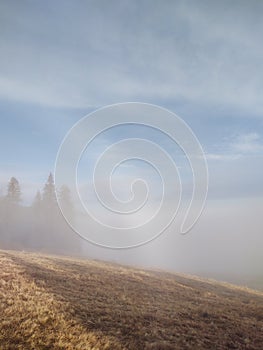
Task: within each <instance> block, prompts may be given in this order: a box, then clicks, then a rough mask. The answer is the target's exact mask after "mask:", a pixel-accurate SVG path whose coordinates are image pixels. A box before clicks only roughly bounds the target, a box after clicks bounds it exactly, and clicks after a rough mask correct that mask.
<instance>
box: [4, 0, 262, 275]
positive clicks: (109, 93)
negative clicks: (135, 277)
mask: <svg viewBox="0 0 263 350" xmlns="http://www.w3.org/2000/svg"><path fill="white" fill-rule="evenodd" d="M262 13H263V2H261V1H258V0H251V1H242V0H239V1H231V2H229V1H205V0H201V1H161V0H159V1H157V0H154V1H147V0H144V1H136V0H134V1H130V0H128V1H127V0H123V1H115V0H112V1H106V0H104V1H102V0H101V1H97V0H96V1H91V0H89V1H78V2H75V1H66V0H64V1H59V0H57V1H44V2H43V1H29V0H25V1H23V2H21V1H16V0H13V1H5V2H4V1H2V2H1V3H0V51H1V55H0V125H1V127H0V142H1V147H0V194H2V195H4V194H5V191H6V185H7V182H8V180H9V178H10V177H11V176H16V177H17V178H18V179H19V180H20V182H21V185H22V191H23V196H24V201H25V203H27V204H29V203H30V202H31V201H32V198H33V196H34V194H35V192H36V190H38V189H41V188H42V187H43V183H44V182H45V180H46V178H47V175H48V173H49V172H50V171H53V169H54V163H55V159H56V154H57V151H58V148H59V146H60V144H61V142H62V140H63V138H64V136H65V134H66V133H67V131H68V130H69V129H70V128H71V127H72V126H73V125H74V123H76V122H77V121H78V120H80V119H81V118H82V117H83V116H85V115H87V114H88V113H90V112H91V111H94V110H96V109H97V108H100V107H103V106H106V105H108V104H114V103H119V102H129V101H139V102H146V103H153V104H156V105H160V106H162V107H165V108H168V109H169V110H171V111H172V112H174V113H176V114H177V115H179V116H180V117H181V118H183V119H184V120H185V121H186V122H187V123H188V125H189V126H190V127H191V128H192V130H193V131H194V133H195V134H196V136H197V137H198V138H199V141H200V142H201V144H202V146H203V148H204V151H205V153H206V156H207V161H208V167H209V174H210V185H209V194H208V201H207V207H206V210H205V213H204V214H203V216H202V218H201V220H200V222H199V224H198V225H197V226H196V228H195V229H194V230H193V231H194V232H196V233H198V234H196V235H191V237H196V238H193V239H192V240H191V238H185V239H184V240H182V238H176V239H175V237H174V236H173V233H172V229H171V230H170V232H168V233H167V234H166V235H164V236H163V237H162V238H161V239H160V240H158V241H156V242H153V243H152V244H150V245H148V246H147V247H146V248H145V249H146V250H143V248H142V250H140V248H139V250H137V253H136V254H135V253H133V252H129V253H127V252H125V259H126V261H132V260H135V261H136V262H138V264H140V261H143V259H145V257H147V259H149V264H152V263H153V261H155V259H156V252H157V251H158V259H157V263H158V264H159V265H160V266H164V267H167V266H168V267H171V266H172V267H174V266H176V268H177V270H178V269H180V268H182V270H187V269H188V267H189V266H190V267H191V268H190V267H189V269H190V270H191V269H192V270H191V271H194V269H193V266H199V270H202V269H203V270H204V269H205V268H206V267H207V265H209V266H208V267H211V266H212V265H213V264H215V266H217V269H218V270H220V268H221V267H220V266H223V267H222V268H225V267H229V266H231V268H232V270H233V271H237V270H238V268H239V266H245V267H246V271H251V269H252V270H253V269H255V266H256V268H257V269H259V266H262V254H261V252H262V249H261V248H262V225H263V223H262V219H261V217H262V215H260V212H261V208H262V199H263V186H262V179H263V99H262V97H263V46H262V33H263V21H262ZM98 122H99V121H98ZM138 135H139V136H141V135H143V136H144V137H146V138H147V137H148V138H149V139H151V140H154V141H155V142H157V143H159V144H160V145H162V146H163V147H164V148H165V149H166V150H167V151H168V152H169V153H170V155H171V156H172V157H174V158H175V159H176V161H177V162H178V164H179V166H180V170H182V174H183V181H186V182H187V181H188V175H189V172H187V171H189V169H188V170H187V169H185V167H184V164H183V163H182V164H181V163H180V162H181V160H182V158H180V157H179V158H178V157H177V155H178V153H177V152H178V150H176V149H175V148H174V145H172V144H171V143H169V141H168V142H167V141H166V140H165V139H164V137H163V135H161V134H156V133H154V132H152V131H151V130H142V129H140V128H139V127H137V128H136V127H134V128H130V129H129V130H127V129H125V128H123V129H120V128H119V129H118V128H116V130H113V131H112V133H105V134H104V135H101V136H100V138H99V139H98V140H97V141H96V142H94V144H93V145H91V146H90V148H89V149H87V150H86V152H85V154H84V156H83V158H82V161H81V163H80V172H81V173H82V174H83V177H85V176H87V177H88V179H89V180H90V179H91V177H90V175H91V174H90V173H89V172H90V169H91V167H90V166H93V165H94V164H95V160H96V155H98V154H99V153H100V152H101V150H102V149H103V147H104V148H105V147H107V146H108V145H109V144H111V143H112V142H116V141H117V140H119V139H120V138H121V137H123V136H125V137H128V136H130V137H137V136H138ZM127 169H128V170H127ZM120 170H122V171H123V172H121V171H119V173H120V174H119V178H121V177H123V176H126V178H129V175H130V171H131V169H130V170H129V167H123V169H120ZM138 170H140V171H141V172H142V173H144V172H145V169H144V167H141V163H138V162H137V163H135V164H134V168H133V169H132V174H134V173H135V174H137V172H138ZM145 174H146V175H147V174H148V173H147V171H146V172H145ZM151 180H152V181H154V176H153V177H152V179H151ZM124 182H125V181H124ZM118 184H119V185H120V186H119V190H120V196H122V195H123V193H122V192H121V190H122V189H123V187H121V184H122V182H121V181H120V182H119V183H118ZM125 193H126V194H127V192H124V194H125ZM248 233H249V234H248ZM188 239H189V240H188ZM237 243H238V244H237ZM233 247H237V248H236V249H238V250H239V253H237V254H236V255H234V257H233V249H234V248H233ZM260 247H261V248H260ZM94 249H95V248H94ZM96 249H97V248H96ZM96 249H95V250H94V254H95V255H96V254H100V253H101V250H99V251H97V250H96ZM91 251H92V250H91V248H90V247H89V252H91ZM186 252H188V253H189V255H190V256H188V255H187V259H186V258H185V257H186ZM104 253H105V252H104ZM105 254H106V253H105ZM107 254H108V255H107ZM107 254H106V255H107V257H109V258H114V259H115V258H116V255H114V254H116V253H109V252H108V253H107ZM111 254H112V255H111ZM133 254H134V255H133ZM140 254H141V255H140ZM106 255H105V256H106ZM222 256H224V262H222ZM122 258H123V259H124V256H123V257H122ZM186 260H187V261H186ZM253 261H254V262H255V263H254V265H253ZM144 262H145V261H144ZM207 262H208V264H207ZM260 264H261V265H260Z"/></svg>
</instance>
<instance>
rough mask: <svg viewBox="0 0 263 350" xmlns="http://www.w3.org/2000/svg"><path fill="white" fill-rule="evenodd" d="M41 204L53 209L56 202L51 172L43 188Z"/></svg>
mask: <svg viewBox="0 0 263 350" xmlns="http://www.w3.org/2000/svg"><path fill="white" fill-rule="evenodd" d="M42 199H43V204H44V206H45V207H46V208H50V209H53V208H54V206H55V205H56V204H57V200H56V192H55V184H54V178H53V175H52V173H50V174H49V176H48V180H47V182H46V184H45V186H44V189H43V197H42Z"/></svg>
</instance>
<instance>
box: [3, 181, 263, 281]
mask: <svg viewBox="0 0 263 350" xmlns="http://www.w3.org/2000/svg"><path fill="white" fill-rule="evenodd" d="M18 186H20V185H19V183H18V184H17V183H16V182H15V181H14V179H12V180H10V182H9V184H8V186H7V194H6V195H5V196H2V197H1V202H0V203H1V212H0V213H1V221H0V229H1V230H0V247H1V249H18V250H28V251H36V252H43V253H52V254H66V255H70V256H81V257H85V258H92V259H93V258H94V259H101V260H107V261H111V262H115V263H120V264H129V265H133V266H137V267H147V268H157V269H162V270H168V271H172V272H180V273H189V274H195V275H200V276H204V277H210V278H215V279H219V280H225V281H230V282H234V283H239V284H242V285H247V286H250V287H254V288H262V287H263V286H262V280H263V275H262V266H263V255H262V246H263V236H262V227H263V217H262V215H261V212H262V204H263V203H262V199H261V198H257V197H251V198H247V197H245V198H242V197H241V198H235V199H227V200H226V199H224V200H222V199H208V201H207V203H206V207H205V210H204V212H203V214H202V215H201V217H200V218H199V220H198V221H197V223H196V225H195V226H194V227H193V229H192V230H191V231H190V232H189V233H188V234H186V235H182V234H180V225H181V220H182V218H183V215H184V211H185V207H184V205H183V206H182V207H181V209H180V210H179V212H178V215H177V216H176V218H175V220H174V221H173V223H172V224H171V225H170V226H169V227H168V228H167V229H166V230H165V231H164V232H163V233H162V234H161V235H160V236H158V237H157V238H155V239H153V240H152V241H151V242H148V243H147V244H142V245H141V246H139V247H136V248H129V249H109V248H104V247H102V246H99V245H96V244H92V243H90V242H89V241H88V240H91V238H92V237H93V239H94V237H95V238H96V235H98V236H99V235H100V234H101V235H102V236H103V235H105V232H104V231H103V230H101V232H100V231H99V228H98V227H99V226H96V224H94V222H92V220H90V224H89V225H87V226H86V232H87V236H86V237H84V238H86V239H83V237H82V238H81V237H80V236H79V235H77V234H76V232H74V231H73V230H72V229H71V228H70V227H69V225H68V224H67V222H66V220H65V218H64V217H63V216H62V214H61V212H60V210H59V208H58V206H57V204H56V200H55V197H53V196H54V192H52V191H53V189H55V187H54V183H53V178H52V175H50V176H49V178H48V180H47V183H46V184H45V185H44V186H43V190H42V191H40V192H39V193H38V194H37V195H36V198H35V199H34V201H33V203H32V205H30V206H28V205H27V206H25V205H23V202H22V199H21V198H20V197H21V196H22V194H21V193H20V188H19V187H18ZM57 195H58V196H59V195H60V197H62V198H63V196H64V202H65V203H66V204H65V205H67V206H68V215H67V218H69V216H70V215H71V219H72V220H79V217H81V215H80V214H78V213H77V212H76V210H75V211H74V210H73V207H74V201H73V200H72V198H71V197H70V192H69V190H67V189H66V188H64V189H61V190H58V189H57ZM52 201H53V202H52ZM170 205H171V206H172V205H173V202H172V201H171V202H170ZM96 210H98V208H97V209H96ZM83 215H84V214H83V213H82V216H83ZM78 216H79V217H78ZM115 223H116V222H115ZM141 232H142V231H141ZM91 233H92V234H91ZM122 234H127V233H125V232H124V231H122ZM129 234H131V233H129ZM143 234H144V233H143ZM95 242H96V240H95Z"/></svg>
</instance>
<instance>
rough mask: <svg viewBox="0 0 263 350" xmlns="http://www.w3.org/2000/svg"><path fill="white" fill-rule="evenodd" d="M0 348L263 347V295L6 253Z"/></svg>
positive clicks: (0, 288) (1, 266) (1, 269)
mask: <svg viewBox="0 0 263 350" xmlns="http://www.w3.org/2000/svg"><path fill="white" fill-rule="evenodd" d="M0 276H1V278H0V314H1V319H0V349H27V350H30V349H37V350H41V349H72V350H73V349H113V350H115V349H116V350H117V349H138V350H139V349H156V350H157V349H262V346H263V293H260V292H253V291H249V290H246V289H242V288H238V287H234V286H231V285H226V284H219V283H215V282H212V281H204V280H200V279H198V278H189V277H187V276H182V275H173V274H168V273H167V274H164V273H160V272H150V271H142V270H136V269H132V268H128V267H123V266H115V265H111V264H106V263H102V262H96V261H84V260H73V259H69V258H60V257H52V256H44V255H41V256H40V255H37V254H29V253H15V252H4V251H0Z"/></svg>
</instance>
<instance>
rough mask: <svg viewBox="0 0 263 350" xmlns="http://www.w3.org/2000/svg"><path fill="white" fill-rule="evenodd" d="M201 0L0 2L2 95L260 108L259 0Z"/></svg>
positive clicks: (62, 102) (81, 103) (66, 101)
mask: <svg viewBox="0 0 263 350" xmlns="http://www.w3.org/2000/svg"><path fill="white" fill-rule="evenodd" d="M146 3H147V2H146ZM205 4H206V5H204V3H203V4H198V5H197V3H196V2H194V1H189V2H180V1H179V2H169V3H168V2H167V3H166V4H165V6H164V5H163V3H161V2H158V1H157V2H154V5H153V3H147V5H146V4H145V3H144V4H142V3H141V2H137V1H134V2H115V1H113V2H111V3H109V2H104V1H102V2H96V3H93V2H92V3H86V4H83V3H77V4H75V5H71V6H70V5H68V4H67V5H66V4H65V3H64V2H63V5H62V3H59V2H57V3H53V2H52V3H50V6H49V13H48V15H47V14H46V13H45V11H46V10H43V8H42V7H41V6H40V5H37V4H34V5H32V4H31V5H30V8H29V7H26V6H24V7H22V6H19V10H17V8H16V7H14V6H13V4H11V3H5V4H1V7H2V10H1V13H2V16H4V17H3V18H1V23H2V26H3V28H4V31H2V35H1V39H0V47H1V58H0V67H1V80H0V96H1V97H2V98H8V99H13V100H20V101H21V100H22V101H26V102H34V103H39V104H44V105H50V106H69V107H72V106H73V107H85V106H94V105H105V104H107V103H113V102H118V101H124V100H138V99H139V100H145V101H168V100H169V101H171V100H174V99H181V100H185V101H188V102H191V103H194V104H196V103H198V104H210V105H228V106H232V107H234V108H237V109H239V110H242V109H244V110H245V111H247V112H248V111H249V114H248V115H259V116H262V113H261V111H262V90H263V83H262V81H263V79H262V73H261V72H262V71H263V63H262V60H260V59H259V57H262V55H263V48H262V45H261V41H262V40H261V34H260V33H261V32H262V30H263V24H262V21H261V18H260V15H259V13H260V9H262V4H261V5H260V3H256V2H251V3H250V4H249V5H248V4H247V2H243V1H240V2H239V3H238V4H237V3H236V4H235V3H233V4H232V5H231V6H225V5H226V4H227V3H224V1H223V2H220V3H217V4H211V3H210V2H205ZM227 5H228V4H227ZM17 6H18V5H17ZM43 11H44V13H43ZM233 18H235V20H234V21H233ZM69 19H70V23H71V25H65V23H68V22H67V21H68V20H69Z"/></svg>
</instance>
